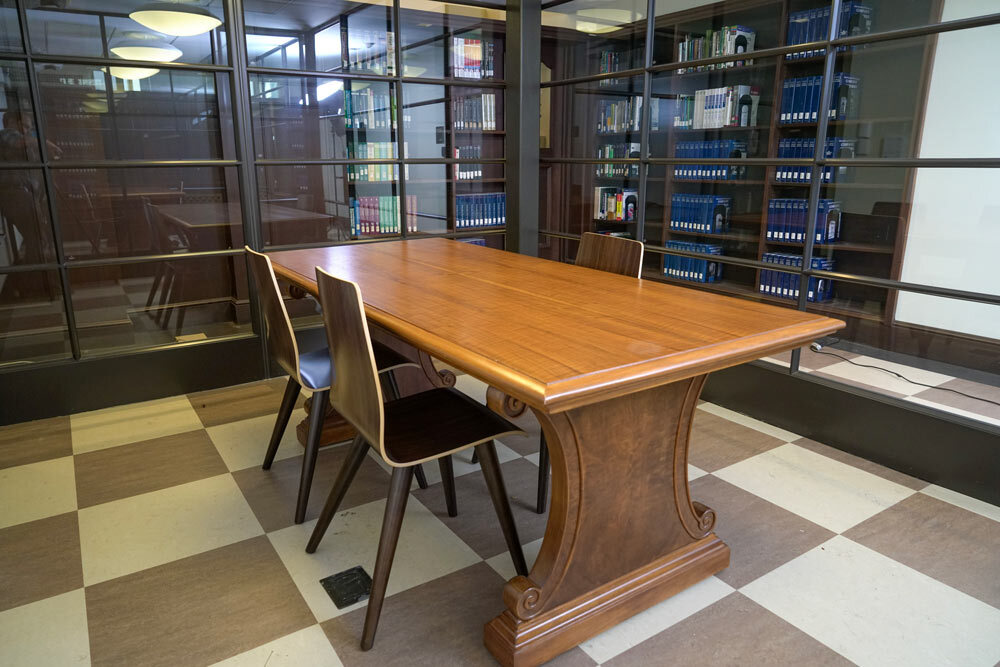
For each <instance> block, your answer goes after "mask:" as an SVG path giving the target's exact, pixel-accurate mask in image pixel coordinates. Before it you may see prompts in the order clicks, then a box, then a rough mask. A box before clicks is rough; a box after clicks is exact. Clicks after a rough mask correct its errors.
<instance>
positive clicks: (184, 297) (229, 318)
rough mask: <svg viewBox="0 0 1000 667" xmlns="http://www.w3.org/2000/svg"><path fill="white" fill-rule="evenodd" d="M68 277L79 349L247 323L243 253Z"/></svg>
mask: <svg viewBox="0 0 1000 667" xmlns="http://www.w3.org/2000/svg"><path fill="white" fill-rule="evenodd" d="M69 280H70V289H71V291H72V295H73V309H74V312H75V314H76V323H77V328H78V330H79V334H80V346H81V348H82V350H83V352H84V354H85V355H86V354H93V353H98V352H106V351H110V350H116V351H117V350H128V349H136V348H147V347H155V346H157V345H166V344H170V343H175V342H183V341H196V340H206V339H211V338H221V337H225V336H232V335H236V334H241V333H249V332H250V331H251V323H250V302H249V300H248V299H249V296H248V291H247V271H246V262H245V260H244V258H243V255H242V254H239V255H234V256H232V257H192V258H189V259H175V260H169V261H163V262H151V263H149V264H145V263H143V264H125V265H119V266H101V267H88V268H80V269H71V270H70V272H69Z"/></svg>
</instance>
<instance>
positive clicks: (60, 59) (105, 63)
mask: <svg viewBox="0 0 1000 667" xmlns="http://www.w3.org/2000/svg"><path fill="white" fill-rule="evenodd" d="M3 57H4V58H6V57H7V56H6V55H4V56H3ZM29 59H31V60H33V61H35V62H39V63H55V64H60V65H62V64H65V65H95V66H99V67H111V66H114V67H149V65H150V61H149V60H127V59H125V58H100V57H96V56H72V55H66V56H60V55H48V54H45V55H31V56H29ZM156 68H157V69H165V70H188V71H191V70H194V71H198V72H231V71H233V68H232V67H231V66H229V65H215V64H209V63H177V62H169V63H168V62H159V61H156Z"/></svg>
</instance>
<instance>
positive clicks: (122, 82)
mask: <svg viewBox="0 0 1000 667" xmlns="http://www.w3.org/2000/svg"><path fill="white" fill-rule="evenodd" d="M36 68H37V70H38V86H39V93H40V95H41V100H42V107H43V114H42V117H43V122H44V123H45V133H46V139H47V140H48V142H49V150H50V151H51V153H52V155H53V157H55V158H61V159H65V160H209V159H234V158H235V155H236V150H235V146H234V139H233V125H232V123H233V121H232V105H231V104H230V100H229V75H228V74H225V73H210V72H188V71H177V70H159V71H158V72H157V73H155V74H153V75H152V76H149V77H147V78H144V79H139V80H131V79H122V78H120V77H119V76H116V75H115V73H116V71H117V70H116V68H114V67H112V68H110V73H109V72H105V71H102V70H103V68H100V67H94V66H89V65H61V66H58V67H56V68H53V67H51V66H49V65H36Z"/></svg>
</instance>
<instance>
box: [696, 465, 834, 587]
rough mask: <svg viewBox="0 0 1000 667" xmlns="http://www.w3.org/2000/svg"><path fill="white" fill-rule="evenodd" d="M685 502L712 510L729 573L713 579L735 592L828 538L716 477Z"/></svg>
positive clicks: (822, 531)
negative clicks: (727, 553)
mask: <svg viewBox="0 0 1000 667" xmlns="http://www.w3.org/2000/svg"><path fill="white" fill-rule="evenodd" d="M691 497H692V498H694V499H697V500H698V501H699V502H702V503H704V504H706V505H708V506H709V507H711V508H712V509H713V510H715V516H716V523H715V533H716V534H717V535H718V536H719V537H721V538H722V540H723V541H724V542H725V543H726V544H728V545H729V549H730V551H731V555H730V561H729V567H728V568H726V569H725V570H723V571H722V572H719V573H718V574H717V575H715V576H717V577H718V578H719V579H721V580H722V581H724V582H726V583H727V584H729V585H730V586H734V587H736V588H739V587H740V586H742V585H744V584H747V583H749V582H751V581H753V580H754V579H756V578H757V577H760V576H761V575H764V574H767V573H768V572H770V571H771V570H773V569H774V568H776V567H778V566H779V565H782V564H784V563H787V562H788V561H790V560H791V559H793V558H795V557H797V556H801V555H802V554H804V553H805V552H807V551H809V550H810V549H812V548H813V547H815V546H816V545H818V544H821V543H823V542H825V541H826V540H828V539H830V538H831V537H833V535H834V533H832V532H830V531H829V530H827V529H826V528H823V527H822V526H818V525H816V524H815V523H813V522H811V521H808V520H806V519H804V518H802V517H801V516H799V515H798V514H793V513H792V512H789V511H787V510H784V509H782V508H780V507H778V506H777V505H774V504H772V503H769V502H767V501H766V500H764V499H762V498H758V497H757V496H755V495H753V494H752V493H747V492H746V491H744V490H743V489H740V488H738V487H735V486H733V485H732V484H729V483H727V482H724V481H722V480H721V479H719V478H717V477H713V476H708V477H704V478H702V479H699V480H697V481H696V482H694V483H693V484H692V485H691Z"/></svg>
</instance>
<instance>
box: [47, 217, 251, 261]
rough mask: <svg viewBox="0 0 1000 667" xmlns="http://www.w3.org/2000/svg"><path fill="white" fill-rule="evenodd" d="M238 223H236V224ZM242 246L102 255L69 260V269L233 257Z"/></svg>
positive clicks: (241, 252)
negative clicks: (176, 251) (169, 252)
mask: <svg viewBox="0 0 1000 667" xmlns="http://www.w3.org/2000/svg"><path fill="white" fill-rule="evenodd" d="M235 225H236V223H234V226H235ZM242 254H243V249H242V248H238V249H237V248H232V249H227V250H203V251H200V252H180V253H176V254H170V255H129V256H128V257H102V258H97V259H76V260H67V261H66V268H67V269H82V268H88V267H94V266H123V265H126V264H152V263H153V262H172V261H174V260H179V261H184V260H191V259H206V258H212V257H232V256H233V255H242Z"/></svg>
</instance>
